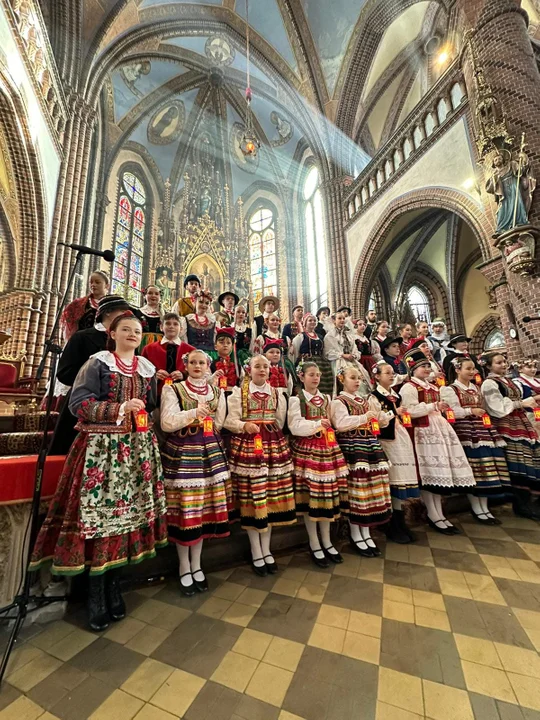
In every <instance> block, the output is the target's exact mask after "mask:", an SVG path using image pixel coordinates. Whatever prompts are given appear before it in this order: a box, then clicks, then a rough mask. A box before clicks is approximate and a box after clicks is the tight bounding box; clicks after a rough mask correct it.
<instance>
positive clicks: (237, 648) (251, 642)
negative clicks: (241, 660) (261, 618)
mask: <svg viewBox="0 0 540 720" xmlns="http://www.w3.org/2000/svg"><path fill="white" fill-rule="evenodd" d="M272 640H273V636H272V635H268V634H267V633H262V632H258V631H257V630H250V629H249V628H245V630H243V631H242V634H241V635H240V637H239V638H238V640H237V641H236V643H235V644H234V645H233V648H232V649H233V651H234V652H235V653H240V654H241V655H247V656H248V657H251V658H254V659H255V660H262V659H263V657H264V654H265V653H266V651H267V650H268V646H269V645H270V643H271V642H272Z"/></svg>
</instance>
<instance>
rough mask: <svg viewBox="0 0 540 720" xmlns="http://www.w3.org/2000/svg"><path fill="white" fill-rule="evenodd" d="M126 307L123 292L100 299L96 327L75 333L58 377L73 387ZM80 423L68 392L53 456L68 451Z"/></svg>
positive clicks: (51, 448) (55, 437) (52, 445)
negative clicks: (121, 294)
mask: <svg viewBox="0 0 540 720" xmlns="http://www.w3.org/2000/svg"><path fill="white" fill-rule="evenodd" d="M126 310H130V306H129V303H128V302H127V300H125V299H124V298H123V297H120V295H106V296H105V297H104V298H102V299H101V300H100V301H99V303H98V307H97V310H96V323H95V325H94V327H91V328H87V329H86V330H78V331H77V332H76V333H74V334H73V335H72V336H71V338H70V339H69V340H68V342H67V344H66V347H65V348H64V350H63V352H62V355H61V356H60V361H59V363H58V375H57V377H58V380H59V381H60V382H61V383H63V384H64V385H67V386H68V387H70V388H71V387H72V385H73V383H74V382H75V378H76V377H77V374H78V373H79V370H80V369H81V368H82V366H83V365H84V363H85V362H86V361H87V360H88V359H89V358H90V356H91V355H95V354H96V353H98V352H101V351H102V350H105V347H106V345H107V338H108V329H109V326H110V324H111V323H112V321H113V320H114V319H115V318H116V317H117V316H118V315H121V314H122V313H124V312H126ZM76 422H77V418H76V417H75V416H74V415H72V414H71V412H70V410H69V395H68V396H67V398H66V402H65V404H64V406H63V408H62V411H61V413H60V417H59V418H58V422H57V423H56V428H55V431H54V437H53V440H52V444H51V447H50V450H49V455H66V454H67V452H68V451H69V448H70V447H71V445H72V443H73V441H74V440H75V438H76V437H77V432H76V430H75V424H76Z"/></svg>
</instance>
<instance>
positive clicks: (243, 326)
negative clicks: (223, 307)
mask: <svg viewBox="0 0 540 720" xmlns="http://www.w3.org/2000/svg"><path fill="white" fill-rule="evenodd" d="M232 327H233V328H234V339H235V343H234V344H235V348H236V354H237V356H238V363H239V365H240V367H243V366H244V365H245V364H246V363H247V362H248V360H249V358H250V357H251V352H250V348H251V346H252V330H251V327H249V326H248V324H247V310H246V308H245V307H244V305H237V306H236V307H235V309H234V322H233V325H232Z"/></svg>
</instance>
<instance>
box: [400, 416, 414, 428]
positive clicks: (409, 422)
mask: <svg viewBox="0 0 540 720" xmlns="http://www.w3.org/2000/svg"><path fill="white" fill-rule="evenodd" d="M401 422H402V424H403V427H406V428H410V427H412V418H411V415H410V413H408V412H405V413H403V415H402V416H401Z"/></svg>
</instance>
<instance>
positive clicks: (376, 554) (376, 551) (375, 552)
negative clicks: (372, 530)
mask: <svg viewBox="0 0 540 720" xmlns="http://www.w3.org/2000/svg"><path fill="white" fill-rule="evenodd" d="M371 540H372V542H373V543H375V541H374V540H373V538H371ZM368 548H369V549H370V550H371V552H372V553H373V557H380V556H381V555H382V552H381V551H380V550H379V548H378V547H377V546H376V545H375V547H373V545H368Z"/></svg>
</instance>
